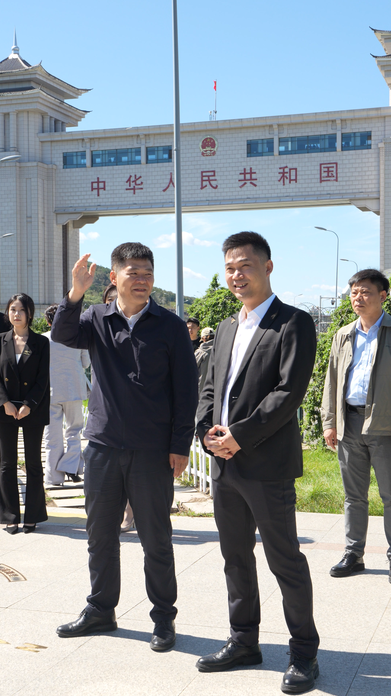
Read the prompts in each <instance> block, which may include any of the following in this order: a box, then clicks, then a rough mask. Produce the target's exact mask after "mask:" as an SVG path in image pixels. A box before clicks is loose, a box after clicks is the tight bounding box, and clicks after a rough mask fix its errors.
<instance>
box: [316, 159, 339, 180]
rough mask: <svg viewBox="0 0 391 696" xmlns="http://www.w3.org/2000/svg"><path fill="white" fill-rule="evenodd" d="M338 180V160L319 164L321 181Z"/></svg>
mask: <svg viewBox="0 0 391 696" xmlns="http://www.w3.org/2000/svg"><path fill="white" fill-rule="evenodd" d="M323 181H338V162H325V163H324V164H320V165H319V182H320V183H322V182H323Z"/></svg>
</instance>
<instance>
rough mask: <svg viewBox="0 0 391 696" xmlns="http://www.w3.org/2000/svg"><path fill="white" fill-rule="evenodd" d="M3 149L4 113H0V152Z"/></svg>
mask: <svg viewBox="0 0 391 696" xmlns="http://www.w3.org/2000/svg"><path fill="white" fill-rule="evenodd" d="M4 150H5V127H4V114H0V152H4Z"/></svg>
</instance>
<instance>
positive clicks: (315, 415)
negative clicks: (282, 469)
mask: <svg viewBox="0 0 391 696" xmlns="http://www.w3.org/2000/svg"><path fill="white" fill-rule="evenodd" d="M383 309H384V310H385V311H386V312H388V314H391V297H390V296H388V297H387V299H386V301H385V302H384V304H383ZM356 319H357V315H356V314H355V313H354V312H353V309H352V305H351V303H350V298H349V297H347V298H346V299H344V300H342V301H341V303H340V305H339V307H337V309H334V311H333V312H332V314H331V322H330V324H329V326H328V328H327V331H326V332H325V333H321V334H320V335H319V338H318V345H317V349H316V358H315V365H314V371H313V373H312V377H311V381H310V384H309V387H308V390H307V393H306V395H305V399H304V402H303V408H304V423H303V432H304V439H305V440H306V441H308V442H310V443H311V444H323V445H325V443H324V440H323V427H322V421H321V417H320V407H321V403H322V396H323V388H324V382H325V379H326V373H327V368H328V364H329V357H330V351H331V344H332V342H333V338H334V335H335V334H336V333H337V331H338V329H340V328H341V327H342V326H346V325H347V324H350V323H351V322H352V321H355V320H356Z"/></svg>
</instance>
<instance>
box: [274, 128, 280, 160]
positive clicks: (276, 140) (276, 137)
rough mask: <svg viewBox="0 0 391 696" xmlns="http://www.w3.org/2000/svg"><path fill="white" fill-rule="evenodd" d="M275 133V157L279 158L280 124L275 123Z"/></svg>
mask: <svg viewBox="0 0 391 696" xmlns="http://www.w3.org/2000/svg"><path fill="white" fill-rule="evenodd" d="M273 131H274V135H273V139H274V156H275V157H278V153H279V147H278V146H279V142H278V124H277V123H273Z"/></svg>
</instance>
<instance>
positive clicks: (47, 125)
mask: <svg viewBox="0 0 391 696" xmlns="http://www.w3.org/2000/svg"><path fill="white" fill-rule="evenodd" d="M43 121H44V129H43V132H44V133H50V116H49V114H45V116H44V117H43Z"/></svg>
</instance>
